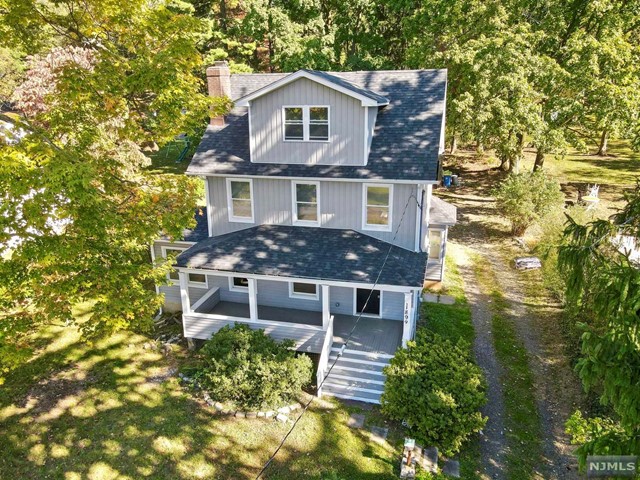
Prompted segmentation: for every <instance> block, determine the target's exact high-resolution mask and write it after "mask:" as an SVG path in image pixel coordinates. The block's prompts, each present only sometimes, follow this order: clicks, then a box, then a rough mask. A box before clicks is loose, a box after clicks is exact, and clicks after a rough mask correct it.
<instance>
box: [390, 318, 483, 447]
mask: <svg viewBox="0 0 640 480" xmlns="http://www.w3.org/2000/svg"><path fill="white" fill-rule="evenodd" d="M384 373H385V375H386V376H387V380H386V383H385V388H384V393H383V395H382V399H381V403H382V411H383V413H385V414H386V415H388V416H389V417H390V418H392V419H394V420H398V421H402V420H404V421H406V423H407V424H408V426H409V428H410V430H411V432H412V434H413V435H415V437H416V439H417V440H418V441H419V442H422V443H423V444H424V445H435V446H437V447H438V448H439V449H440V450H441V451H442V452H443V453H444V454H445V455H453V454H455V453H456V452H458V451H459V449H460V447H461V445H462V444H463V443H464V441H465V440H466V439H467V438H469V436H470V435H471V434H472V433H474V432H478V431H479V430H480V429H482V427H484V425H485V423H486V418H484V417H483V416H482V415H481V413H480V412H479V409H480V407H481V406H482V405H484V404H485V402H486V396H485V383H484V379H483V376H482V371H481V370H480V368H479V367H478V366H477V365H475V364H474V363H473V361H472V359H471V358H470V355H469V350H468V348H466V347H465V346H464V345H462V344H461V343H458V344H454V343H453V342H451V341H450V340H446V339H444V338H442V337H441V336H440V335H438V334H435V333H432V332H430V331H428V330H426V329H420V330H418V332H417V335H416V340H415V341H411V342H408V344H407V348H404V349H401V350H398V351H397V352H396V355H395V357H394V358H393V359H392V360H391V363H390V365H389V366H388V367H385V372H384Z"/></svg>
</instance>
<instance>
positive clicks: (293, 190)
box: [291, 180, 322, 227]
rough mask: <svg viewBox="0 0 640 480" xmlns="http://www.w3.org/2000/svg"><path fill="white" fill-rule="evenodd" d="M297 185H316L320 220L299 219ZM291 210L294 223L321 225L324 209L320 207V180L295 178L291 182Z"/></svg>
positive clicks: (312, 225)
mask: <svg viewBox="0 0 640 480" xmlns="http://www.w3.org/2000/svg"><path fill="white" fill-rule="evenodd" d="M297 185H315V186H316V199H317V209H318V215H317V216H318V220H316V221H315V222H313V221H310V220H298V198H297V188H296V186H297ZM291 212H292V216H291V218H292V223H293V225H300V226H303V227H305V226H306V227H319V226H320V223H321V222H320V218H321V212H322V209H321V208H320V182H313V181H309V182H308V181H304V180H293V181H292V182H291Z"/></svg>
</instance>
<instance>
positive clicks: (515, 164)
mask: <svg viewBox="0 0 640 480" xmlns="http://www.w3.org/2000/svg"><path fill="white" fill-rule="evenodd" d="M516 140H517V142H518V143H517V146H518V149H517V150H516V152H515V153H514V155H513V158H512V159H511V163H510V164H509V172H510V173H511V172H513V173H520V161H521V160H522V150H523V149H524V133H517V134H516Z"/></svg>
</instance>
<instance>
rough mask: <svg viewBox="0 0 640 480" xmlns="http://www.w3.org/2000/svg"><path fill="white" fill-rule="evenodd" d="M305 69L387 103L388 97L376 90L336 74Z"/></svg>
mask: <svg viewBox="0 0 640 480" xmlns="http://www.w3.org/2000/svg"><path fill="white" fill-rule="evenodd" d="M305 71H306V72H309V73H310V74H312V75H316V76H318V77H321V78H324V79H325V80H328V81H330V82H332V83H335V84H336V85H340V86H341V87H343V88H346V89H347V90H351V91H352V92H355V93H359V94H360V95H364V96H365V97H367V98H370V99H372V100H375V101H376V102H378V103H379V104H381V105H386V104H387V103H389V99H388V98H387V97H383V96H382V95H378V94H377V93H376V92H372V91H371V90H368V89H366V88H362V87H360V86H358V85H356V84H355V83H353V82H350V81H349V80H347V79H345V78H341V77H338V76H337V75H334V74H332V73H329V72H321V71H319V70H305Z"/></svg>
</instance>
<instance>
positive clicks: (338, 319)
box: [184, 301, 402, 355]
mask: <svg viewBox="0 0 640 480" xmlns="http://www.w3.org/2000/svg"><path fill="white" fill-rule="evenodd" d="M207 314H213V315H220V316H227V317H236V318H242V319H247V324H248V325H249V326H250V327H251V328H255V329H258V328H261V329H264V330H265V332H266V333H268V334H269V335H271V336H273V337H274V338H277V339H284V338H292V339H293V340H295V341H296V350H298V351H304V352H311V353H320V351H321V350H322V343H323V341H324V333H325V332H324V331H323V330H322V312H314V311H308V310H296V309H291V308H280V307H269V306H265V305H258V318H259V319H260V321H259V322H249V305H248V304H246V303H236V302H226V301H220V302H218V303H217V304H216V305H215V306H213V307H212V308H211V309H210V310H209V311H208V312H201V313H197V314H190V315H185V316H184V318H185V320H187V321H189V326H188V330H189V331H190V332H191V333H190V334H191V335H192V336H193V337H195V338H208V337H209V336H210V335H211V334H213V333H215V332H217V331H218V330H220V329H221V328H222V327H224V326H225V325H231V324H233V323H234V320H232V319H228V320H227V319H218V318H211V317H210V318H207ZM333 317H334V323H333V342H334V343H338V344H342V342H344V340H345V339H346V338H347V336H348V335H349V332H350V331H351V329H352V328H353V326H354V324H355V322H356V319H357V317H355V316H352V315H341V314H333ZM269 322H274V323H275V322H277V325H275V324H271V323H269ZM401 343H402V322H401V321H398V320H385V319H382V318H371V317H362V318H361V319H360V321H359V322H358V325H357V326H356V329H355V330H354V332H353V335H352V337H351V340H350V342H349V347H348V348H349V349H350V350H358V351H363V352H369V353H382V354H387V355H393V354H394V353H395V351H396V350H397V349H398V348H399V347H400V345H401Z"/></svg>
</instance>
